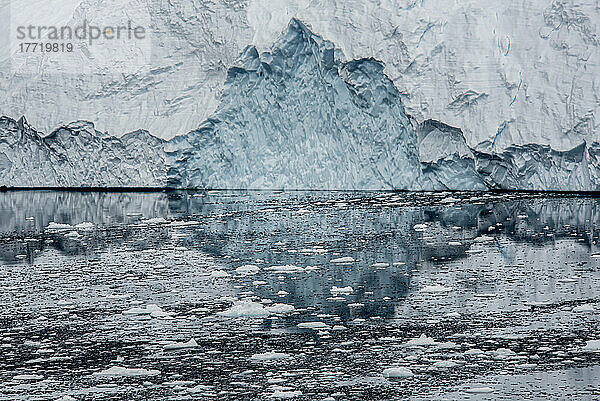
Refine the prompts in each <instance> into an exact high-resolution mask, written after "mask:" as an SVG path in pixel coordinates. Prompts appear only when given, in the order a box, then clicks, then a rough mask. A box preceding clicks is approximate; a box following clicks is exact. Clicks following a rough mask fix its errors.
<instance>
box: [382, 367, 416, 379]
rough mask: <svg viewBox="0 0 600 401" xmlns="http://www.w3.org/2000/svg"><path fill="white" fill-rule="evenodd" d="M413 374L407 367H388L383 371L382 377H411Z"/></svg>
mask: <svg viewBox="0 0 600 401" xmlns="http://www.w3.org/2000/svg"><path fill="white" fill-rule="evenodd" d="M414 375H415V374H414V373H413V372H412V371H411V370H410V369H408V368H388V369H385V370H384V371H383V377H386V378H401V377H412V376H414Z"/></svg>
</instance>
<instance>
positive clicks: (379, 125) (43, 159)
mask: <svg viewBox="0 0 600 401" xmlns="http://www.w3.org/2000/svg"><path fill="white" fill-rule="evenodd" d="M233 64H234V65H233V66H232V67H231V68H229V70H228V71H227V74H226V75H227V78H226V82H225V86H224V91H223V96H222V100H221V104H220V105H219V107H218V108H217V110H216V111H215V113H213V115H212V116H211V117H210V118H209V119H207V120H205V121H204V122H203V123H201V124H200V127H199V128H198V129H196V130H193V131H190V132H189V133H187V134H184V135H180V136H176V137H174V138H173V139H171V140H168V141H164V140H162V139H159V138H157V137H155V136H153V135H151V134H150V133H148V132H147V131H143V130H138V131H134V132H131V133H128V134H126V135H124V136H122V137H120V138H117V137H114V136H111V135H109V134H108V133H102V132H100V131H98V130H97V129H96V128H95V126H94V124H92V123H89V122H84V121H78V122H74V123H70V124H66V125H64V126H62V127H60V128H58V129H56V130H54V131H53V132H52V133H51V134H50V135H48V136H44V135H43V134H40V133H38V132H37V131H36V130H35V129H34V128H32V127H31V126H30V125H29V124H28V123H27V122H26V121H25V119H24V118H22V119H20V120H19V121H15V120H13V119H11V118H8V117H2V118H0V185H5V186H9V187H14V186H26V187H31V186H37V187H39V186H46V187H61V186H63V187H64V186H67V187H165V186H168V187H173V188H229V189H232V188H240V189H246V188H255V189H363V190H364V189H404V190H448V189H450V190H487V189H489V188H494V189H524V190H530V189H531V190H584V191H591V190H599V189H600V144H598V142H592V143H591V144H589V145H588V143H586V142H583V143H581V144H580V145H578V146H575V147H574V148H572V149H569V150H566V151H559V150H555V149H552V148H551V147H550V146H547V145H539V144H527V145H511V146H508V147H505V148H504V149H502V150H501V149H500V147H499V146H497V143H496V142H497V138H494V139H493V140H492V141H484V142H481V143H479V144H478V145H477V146H476V147H472V146H470V145H469V144H468V140H467V138H466V137H465V135H464V133H463V131H462V130H461V129H459V128H454V127H452V126H450V125H447V124H445V123H442V122H439V121H436V120H426V121H424V122H422V123H419V122H418V119H416V118H414V117H413V116H411V115H409V114H408V113H407V112H406V111H405V108H404V104H403V103H404V96H403V95H402V94H401V93H400V92H399V91H398V89H397V88H396V87H395V86H394V84H393V82H392V81H391V80H390V79H389V78H388V77H387V75H386V74H385V73H384V66H383V64H382V63H381V62H379V61H377V60H375V59H373V58H364V59H357V60H352V61H343V54H342V52H341V51H340V50H339V49H337V48H336V47H335V46H334V45H333V43H331V42H329V41H327V40H325V39H323V38H322V37H320V36H319V35H316V34H314V33H312V32H311V31H310V30H309V29H308V28H307V27H306V26H305V25H304V24H303V23H302V22H300V21H299V20H296V19H292V20H291V22H290V23H289V25H288V27H287V28H286V30H284V32H283V33H282V34H281V36H280V38H279V39H278V40H277V41H276V42H275V44H274V45H273V47H272V48H271V49H270V51H265V52H259V51H258V50H257V48H256V47H254V46H249V47H247V48H246V49H245V50H244V51H243V52H242V55H241V56H240V57H239V58H238V59H237V60H236V61H235V62H234V63H233Z"/></svg>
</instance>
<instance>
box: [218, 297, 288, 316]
mask: <svg viewBox="0 0 600 401" xmlns="http://www.w3.org/2000/svg"><path fill="white" fill-rule="evenodd" d="M293 311H294V307H293V306H292V305H287V304H281V303H277V304H273V305H269V306H264V305H262V304H259V303H257V302H252V301H237V302H235V303H234V304H233V306H232V307H231V308H229V309H227V310H225V311H222V312H218V313H217V314H218V315H220V316H224V317H231V318H235V317H257V318H260V317H267V316H270V315H279V314H285V313H290V312H293Z"/></svg>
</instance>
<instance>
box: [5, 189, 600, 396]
mask: <svg viewBox="0 0 600 401" xmlns="http://www.w3.org/2000/svg"><path fill="white" fill-rule="evenodd" d="M599 213H600V199H596V198H589V197H588V198H586V197H541V196H534V195H519V194H505V195H497V194H473V193H445V194H434V195H432V194H404V193H372V192H277V193H276V192H193V193H190V192H171V193H149V194H143V193H132V194H123V193H77V192H52V191H39V192H36V191H30V192H7V193H1V194H0V288H1V289H2V290H1V292H0V350H1V352H0V400H25V399H26V400H30V399H31V400H57V399H62V400H72V399H75V400H204V399H206V400H221V399H223V400H258V399H278V398H291V399H297V400H325V399H327V400H332V399H333V400H397V399H407V398H409V399H410V398H412V399H434V400H439V399H477V400H479V399H506V400H508V399H515V400H516V399H519V400H520V399H531V400H538V399H539V400H546V399H557V400H558V399H565V398H570V399H582V400H587V399H589V400H593V399H598V397H600V368H599V367H600V352H598V351H600V341H596V340H600V332H599V318H600V314H599V312H600V303H599V301H600V245H599V244H598V240H599V235H600V219H599Z"/></svg>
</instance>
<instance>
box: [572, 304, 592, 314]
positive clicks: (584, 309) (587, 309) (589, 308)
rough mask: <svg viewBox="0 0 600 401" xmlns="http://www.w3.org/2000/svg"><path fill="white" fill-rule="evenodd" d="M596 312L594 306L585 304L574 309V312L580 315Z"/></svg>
mask: <svg viewBox="0 0 600 401" xmlns="http://www.w3.org/2000/svg"><path fill="white" fill-rule="evenodd" d="M595 310H596V308H595V307H594V304H583V305H579V306H576V307H574V308H573V312H578V313H586V312H594V311H595Z"/></svg>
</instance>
